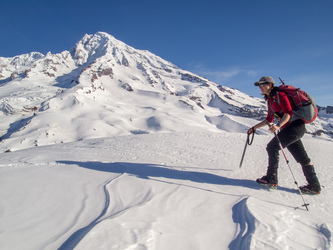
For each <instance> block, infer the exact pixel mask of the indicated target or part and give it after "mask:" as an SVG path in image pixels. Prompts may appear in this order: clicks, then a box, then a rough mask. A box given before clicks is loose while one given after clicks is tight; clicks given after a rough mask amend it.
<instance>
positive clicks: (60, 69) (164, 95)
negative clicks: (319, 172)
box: [0, 32, 330, 152]
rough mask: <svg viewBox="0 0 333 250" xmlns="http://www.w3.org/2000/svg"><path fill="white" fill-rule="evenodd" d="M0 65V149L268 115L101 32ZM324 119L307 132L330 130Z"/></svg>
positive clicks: (256, 102)
mask: <svg viewBox="0 0 333 250" xmlns="http://www.w3.org/2000/svg"><path fill="white" fill-rule="evenodd" d="M0 66H1V68H0V90H1V91H0V111H2V112H0V116H1V123H0V136H1V144H0V152H4V151H14V150H18V149H24V148H29V147H32V146H40V145H49V144H54V143H62V142H71V141H77V140H81V139H89V138H101V137H106V136H114V135H128V134H142V133H152V132H170V131H180V132H185V131H200V130H208V131H218V130H225V131H236V132H243V131H245V130H246V128H247V127H248V126H249V125H250V124H251V123H253V122H251V120H252V119H249V118H261V117H263V116H265V108H266V105H265V103H264V102H263V100H261V99H258V98H254V97H250V96H248V95H246V94H244V93H242V92H240V91H238V90H236V89H232V88H229V87H224V86H220V85H217V84H215V83H213V82H211V81H209V80H208V79H206V78H204V77H201V76H198V75H196V74H193V73H191V72H188V71H185V70H182V69H180V68H178V67H176V66H175V65H173V64H172V63H170V62H167V61H165V60H163V59H162V58H160V57H158V56H156V55H154V54H152V53H150V52H149V51H142V50H137V49H134V48H132V47H130V46H128V45H126V44H124V43H123V42H121V41H119V40H117V39H115V38H114V37H112V36H111V35H109V34H107V33H103V32H98V33H96V34H95V35H85V36H84V37H83V38H82V39H81V40H80V41H79V42H78V43H77V44H76V45H75V46H74V48H73V49H71V50H70V51H64V52H62V53H59V54H51V53H48V54H47V55H43V54H41V53H38V52H32V53H30V54H25V55H20V56H16V57H13V58H3V57H0ZM325 122H326V123H324V124H323V123H322V122H321V121H320V122H318V121H317V123H315V124H314V125H313V126H312V127H310V130H309V131H310V132H313V133H314V132H315V131H316V130H320V131H324V132H325V133H326V132H327V128H326V127H329V124H330V123H329V121H325ZM325 126H326V127H325Z"/></svg>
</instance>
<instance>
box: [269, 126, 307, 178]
mask: <svg viewBox="0 0 333 250" xmlns="http://www.w3.org/2000/svg"><path fill="white" fill-rule="evenodd" d="M304 133H305V124H304V121H303V120H296V121H294V122H292V123H291V124H290V125H289V126H287V127H286V128H284V129H282V130H281V131H280V132H279V133H278V137H279V139H280V141H281V144H282V146H283V148H287V149H288V150H289V152H290V153H291V154H292V155H293V157H294V158H295V160H296V161H297V162H298V163H300V164H301V165H302V166H306V165H308V164H309V163H310V162H311V160H310V158H309V157H308V154H307V153H306V151H305V149H304V146H303V143H302V141H301V138H302V137H303V135H304ZM266 150H267V153H268V171H269V172H276V171H277V169H278V165H279V150H280V146H279V143H278V140H277V139H276V138H275V137H274V138H273V139H272V140H271V141H270V142H269V143H268V144H267V147H266Z"/></svg>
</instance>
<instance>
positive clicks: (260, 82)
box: [254, 76, 275, 86]
mask: <svg viewBox="0 0 333 250" xmlns="http://www.w3.org/2000/svg"><path fill="white" fill-rule="evenodd" d="M265 82H270V83H273V84H274V83H275V81H274V79H273V78H272V77H270V76H263V77H261V78H260V80H259V81H258V82H255V83H254V85H255V86H259V84H262V83H265Z"/></svg>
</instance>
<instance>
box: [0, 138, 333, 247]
mask: <svg viewBox="0 0 333 250" xmlns="http://www.w3.org/2000/svg"><path fill="white" fill-rule="evenodd" d="M271 138H272V136H271V135H260V136H259V135H256V136H255V138H254V143H253V145H251V146H248V148H247V153H246V155H245V160H244V163H243V166H242V168H241V169H239V162H240V157H241V155H242V152H243V147H244V143H245V140H246V134H245V133H229V132H216V133H215V132H197V133H156V134H142V135H131V136H119V137H112V138H103V139H91V140H82V141H79V142H73V143H64V144H58V145H54V146H43V147H36V148H32V149H26V150H22V151H17V152H13V153H9V154H2V155H1V168H0V183H1V189H0V200H1V202H0V231H1V234H0V248H1V249H74V248H75V249H138V250H139V249H159V250H160V249H162V250H163V249H182V250H185V249H189V250H193V249H332V230H333V216H332V213H333V206H332V205H333V204H332V203H333V202H332V194H333V191H332V186H333V185H332V182H333V179H332V174H331V169H332V158H331V157H332V153H333V149H332V142H331V141H329V140H323V139H314V138H312V137H310V136H308V135H306V136H305V138H304V140H303V142H304V144H305V147H306V148H307V149H308V152H309V154H310V156H311V158H312V161H313V162H314V164H315V166H316V170H317V172H318V177H319V179H320V181H321V184H322V185H323V191H322V194H320V195H318V196H308V195H305V196H304V199H305V200H306V202H307V203H309V204H310V205H309V211H306V209H305V208H304V207H302V204H303V203H302V200H301V197H300V194H299V193H298V191H297V189H296V185H295V184H294V183H293V179H292V176H291V174H290V171H289V168H288V167H287V165H286V163H285V162H284V161H283V160H282V159H281V163H280V170H279V188H278V189H277V190H267V189H265V188H261V187H260V186H259V185H258V184H256V183H255V181H254V180H255V179H256V178H257V177H261V176H262V175H263V174H264V173H265V171H266V162H267V159H266V158H267V156H266V152H265V145H266V143H267V142H268V141H269V140H270V139H271ZM287 156H288V157H289V160H290V165H291V167H292V169H293V172H294V174H295V177H296V179H297V181H298V182H299V183H300V185H301V184H304V183H305V179H304V176H303V174H302V172H301V168H300V166H298V165H297V164H296V162H295V161H294V160H293V159H292V157H291V155H290V154H287Z"/></svg>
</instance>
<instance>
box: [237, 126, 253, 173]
mask: <svg viewBox="0 0 333 250" xmlns="http://www.w3.org/2000/svg"><path fill="white" fill-rule="evenodd" d="M253 138H254V128H252V139H251V142H250V135H249V134H247V139H246V142H245V147H244V151H243V155H242V159H241V162H240V164H239V168H241V167H242V164H243V160H244V156H245V152H246V148H247V145H251V144H252V142H253Z"/></svg>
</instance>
